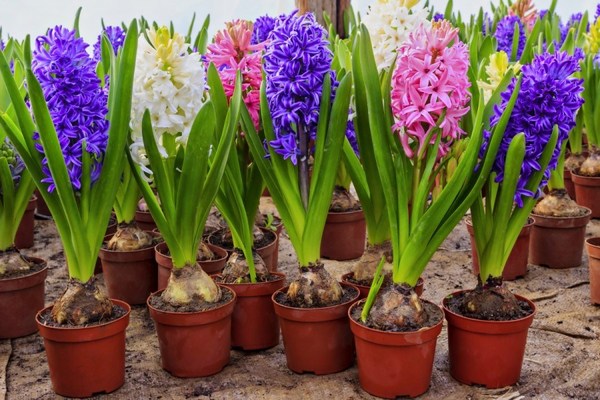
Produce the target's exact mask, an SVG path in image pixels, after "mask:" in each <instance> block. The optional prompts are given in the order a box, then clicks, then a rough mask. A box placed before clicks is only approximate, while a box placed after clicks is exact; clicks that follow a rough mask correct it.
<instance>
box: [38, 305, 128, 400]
mask: <svg viewBox="0 0 600 400" xmlns="http://www.w3.org/2000/svg"><path fill="white" fill-rule="evenodd" d="M113 302H114V303H115V304H117V305H119V306H120V307H122V308H124V309H125V310H126V313H125V315H123V316H122V317H120V318H118V319H116V320H114V321H110V322H107V323H105V324H101V325H95V326H86V327H65V328H63V327H51V326H46V325H44V324H43V323H42V322H41V319H40V316H41V314H42V313H45V312H47V311H48V310H50V309H51V308H52V307H46V308H45V309H44V310H42V311H40V312H39V313H38V315H37V317H36V320H37V323H38V327H39V330H40V335H41V336H42V337H43V338H44V347H45V348H46V357H47V358H48V367H49V368H50V380H51V382H52V389H53V390H54V391H55V392H56V393H57V394H59V395H61V396H66V397H91V396H93V395H95V394H100V393H110V392H114V391H115V390H117V389H118V388H120V387H121V386H122V385H123V383H124V382H125V329H126V328H127V325H128V324H129V313H130V311H131V308H130V307H129V305H128V304H127V303H125V302H122V301H120V300H113Z"/></svg>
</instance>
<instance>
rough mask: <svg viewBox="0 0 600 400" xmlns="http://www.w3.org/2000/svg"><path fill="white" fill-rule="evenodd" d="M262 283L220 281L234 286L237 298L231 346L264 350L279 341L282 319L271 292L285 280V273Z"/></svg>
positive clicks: (230, 286)
mask: <svg viewBox="0 0 600 400" xmlns="http://www.w3.org/2000/svg"><path fill="white" fill-rule="evenodd" d="M271 275H275V276H277V279H276V280H273V281H269V282H258V283H220V285H222V286H227V287H228V288H230V289H231V290H233V291H234V292H235V294H236V297H237V302H236V304H235V308H234V310H233V316H232V320H231V347H234V348H240V349H242V350H262V349H268V348H270V347H273V346H277V345H278V344H279V321H278V320H277V315H275V310H274V308H273V302H272V301H271V296H272V295H273V293H275V291H276V290H279V289H281V288H282V287H283V285H284V284H285V274H282V273H277V272H273V273H271Z"/></svg>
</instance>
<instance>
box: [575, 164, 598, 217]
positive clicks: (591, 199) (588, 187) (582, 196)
mask: <svg viewBox="0 0 600 400" xmlns="http://www.w3.org/2000/svg"><path fill="white" fill-rule="evenodd" d="M571 178H572V179H573V183H574V184H575V196H576V198H577V204H579V205H580V206H584V207H587V208H589V209H590V210H592V218H600V177H589V176H582V175H577V174H576V173H575V172H573V173H572V174H571Z"/></svg>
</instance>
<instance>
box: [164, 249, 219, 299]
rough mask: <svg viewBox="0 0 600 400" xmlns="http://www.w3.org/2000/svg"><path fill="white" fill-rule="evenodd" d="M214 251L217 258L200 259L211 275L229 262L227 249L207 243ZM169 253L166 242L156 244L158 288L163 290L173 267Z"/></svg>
mask: <svg viewBox="0 0 600 400" xmlns="http://www.w3.org/2000/svg"><path fill="white" fill-rule="evenodd" d="M206 245H207V246H208V248H209V249H211V250H212V252H213V253H215V254H216V255H218V256H219V258H217V259H216V260H210V261H198V264H200V266H201V267H202V269H203V270H204V272H206V273H207V274H209V275H212V274H218V273H220V272H221V271H223V268H224V267H225V264H226V263H227V251H226V250H225V249H222V248H220V247H218V246H213V245H212V244H210V243H207V244H206ZM168 254H169V249H168V248H167V244H166V243H165V242H163V243H159V244H157V245H156V246H154V258H155V260H156V264H157V265H158V267H157V268H158V290H163V289H165V288H166V287H167V283H169V277H170V276H171V270H172V269H173V260H172V259H171V256H169V255H168Z"/></svg>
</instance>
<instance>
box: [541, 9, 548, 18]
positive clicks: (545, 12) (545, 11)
mask: <svg viewBox="0 0 600 400" xmlns="http://www.w3.org/2000/svg"><path fill="white" fill-rule="evenodd" d="M546 14H548V9H547V8H545V9H543V10H540V13H539V18H540V19H544V17H545V16H546Z"/></svg>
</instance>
